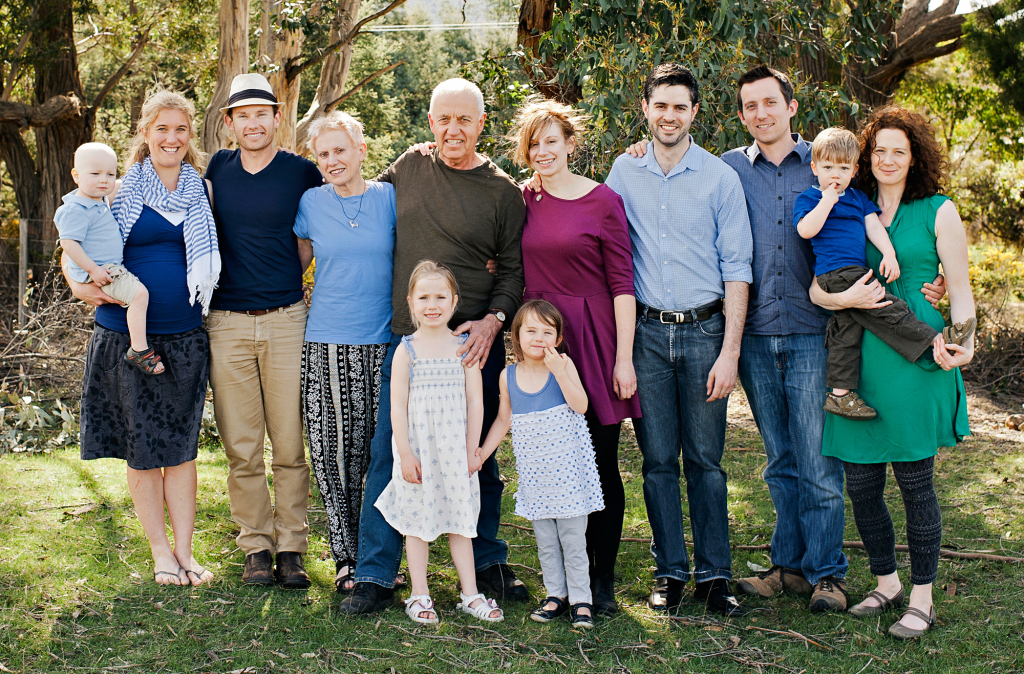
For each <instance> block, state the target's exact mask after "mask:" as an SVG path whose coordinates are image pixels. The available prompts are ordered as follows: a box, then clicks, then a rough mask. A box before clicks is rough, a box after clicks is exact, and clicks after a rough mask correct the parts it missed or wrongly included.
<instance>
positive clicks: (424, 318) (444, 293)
mask: <svg viewBox="0 0 1024 674" xmlns="http://www.w3.org/2000/svg"><path fill="white" fill-rule="evenodd" d="M407 299H408V302H409V313H411V314H412V318H413V321H414V322H415V323H416V327H417V328H421V327H425V328H441V327H444V326H446V325H448V321H449V320H451V317H452V314H453V313H455V304H456V303H457V302H458V301H459V296H458V295H454V294H452V289H451V286H449V285H448V282H447V281H445V280H444V278H442V277H441V276H426V277H424V278H421V279H420V280H419V281H417V282H416V285H415V286H413V288H412V294H411V295H409V297H408V298H407Z"/></svg>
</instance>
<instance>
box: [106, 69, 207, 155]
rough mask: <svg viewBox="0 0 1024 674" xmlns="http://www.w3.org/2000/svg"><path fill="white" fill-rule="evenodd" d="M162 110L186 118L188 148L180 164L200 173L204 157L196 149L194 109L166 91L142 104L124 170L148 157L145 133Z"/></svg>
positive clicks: (159, 92) (180, 97)
mask: <svg viewBox="0 0 1024 674" xmlns="http://www.w3.org/2000/svg"><path fill="white" fill-rule="evenodd" d="M164 110H181V111H182V112H184V113H185V117H187V118H188V138H189V140H188V146H187V147H186V148H185V156H184V157H183V158H182V160H181V161H182V162H183V163H185V164H191V165H192V168H194V169H195V170H197V171H199V172H200V173H202V171H203V168H204V167H205V166H206V155H205V154H204V153H203V152H201V151H200V150H199V148H198V147H196V143H195V140H196V136H197V134H196V108H195V106H194V105H192V102H191V101H190V100H188V99H187V98H185V97H184V96H182V95H181V94H179V93H177V92H174V91H170V90H168V89H160V90H159V91H157V92H155V93H153V94H150V96H149V98H147V99H146V102H145V103H143V104H142V114H140V115H139V123H138V125H137V126H136V127H135V137H134V138H133V139H132V144H131V146H130V147H129V148H128V151H127V152H126V153H125V159H124V161H125V165H124V170H125V171H127V170H128V168H129V167H130V166H131V165H132V164H135V163H138V162H141V161H143V160H144V159H145V158H146V157H148V156H149V143H148V142H147V141H146V131H148V130H149V127H150V126H151V125H152V124H153V122H154V121H155V120H156V118H157V115H159V114H160V113H161V112H163V111H164Z"/></svg>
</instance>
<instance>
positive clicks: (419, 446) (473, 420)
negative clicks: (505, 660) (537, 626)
mask: <svg viewBox="0 0 1024 674" xmlns="http://www.w3.org/2000/svg"><path fill="white" fill-rule="evenodd" d="M458 292H459V291H458V284H457V283H456V282H455V276H454V275H453V274H452V272H451V270H449V269H448V268H447V267H445V266H443V265H441V264H438V263H437V262H433V261H430V260H424V261H422V262H420V263H419V264H418V265H416V268H415V269H413V272H412V277H411V278H410V279H409V296H408V298H407V301H408V302H409V313H410V314H411V315H412V321H413V325H415V326H416V332H414V333H413V334H412V335H409V336H408V337H405V338H403V339H402V343H401V344H400V345H399V346H398V349H397V350H396V351H395V356H394V360H393V362H392V366H391V424H392V428H393V429H394V435H393V436H392V442H391V451H392V452H393V454H394V458H395V461H394V468H393V470H392V474H391V482H390V483H388V486H387V487H386V488H385V489H384V491H383V493H381V495H380V497H379V498H378V499H377V502H376V503H375V504H374V505H375V506H376V507H377V509H378V510H380V512H381V513H382V514H383V515H384V519H386V520H387V522H388V524H390V525H391V526H392V527H394V528H395V529H396V530H397V531H398V532H400V533H401V534H402V535H403V536H405V554H406V558H407V560H408V562H409V575H410V576H411V580H412V596H411V597H409V598H408V599H406V600H405V612H406V614H407V615H408V616H409V617H410V618H411V619H412V620H413V621H415V622H418V623H423V624H434V623H436V622H437V621H438V614H437V611H436V610H435V608H434V602H433V600H432V599H431V598H430V592H429V590H428V588H427V562H428V558H429V554H430V541H433V540H434V539H435V538H437V537H438V536H440V535H441V534H448V547H449V549H450V550H451V553H452V561H453V562H454V563H455V570H456V571H457V572H458V574H459V582H460V583H461V584H462V591H461V592H460V593H459V596H460V597H461V598H462V602H461V603H460V604H459V605H458V606H457V608H458V609H460V610H462V611H464V612H466V613H469V614H470V615H473V616H476V617H477V618H479V619H481V620H486V621H488V622H498V621H500V620H501V619H502V617H503V615H502V611H501V609H500V608H498V604H497V603H496V602H495V601H494V600H493V599H488V598H486V597H485V596H484V595H483V594H481V593H478V592H477V588H476V570H475V565H474V562H473V541H472V540H471V539H472V538H474V537H475V536H476V522H477V517H478V515H479V513H480V483H479V480H478V478H477V476H476V475H472V474H471V473H470V471H469V461H470V458H471V457H473V458H475V455H476V451H477V446H476V439H477V438H479V437H480V431H481V428H482V427H483V409H484V404H483V381H482V379H481V376H480V368H478V367H463V365H462V360H461V359H460V358H459V357H458V356H457V355H456V351H457V350H458V348H459V346H460V345H461V343H462V342H464V341H465V335H461V336H459V337H456V336H454V335H452V332H451V330H449V329H448V321H449V320H451V317H452V314H453V313H454V312H455V305H456V304H457V303H458V301H459V297H458ZM467 438H473V441H472V442H467Z"/></svg>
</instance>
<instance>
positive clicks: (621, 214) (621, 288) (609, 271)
mask: <svg viewBox="0 0 1024 674" xmlns="http://www.w3.org/2000/svg"><path fill="white" fill-rule="evenodd" d="M601 255H602V257H603V258H604V272H605V276H607V278H608V287H609V288H610V289H611V291H612V297H618V296H620V295H634V293H635V291H634V290H633V248H632V245H631V243H630V240H629V223H628V222H627V221H626V208H625V206H624V205H623V203H622V197H619V196H617V195H616V198H615V199H614V201H613V202H612V204H611V206H610V207H609V208H608V213H607V215H605V218H604V222H603V223H601Z"/></svg>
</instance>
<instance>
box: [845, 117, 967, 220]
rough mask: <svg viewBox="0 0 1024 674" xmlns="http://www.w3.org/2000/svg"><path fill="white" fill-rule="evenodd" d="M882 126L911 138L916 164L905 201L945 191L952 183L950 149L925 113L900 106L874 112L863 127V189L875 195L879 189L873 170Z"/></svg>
mask: <svg viewBox="0 0 1024 674" xmlns="http://www.w3.org/2000/svg"><path fill="white" fill-rule="evenodd" d="M882 129H896V130H897V131H902V132H903V133H904V134H905V135H906V136H907V139H908V140H910V156H911V158H912V159H913V161H914V163H913V164H911V166H910V171H909V172H908V173H907V185H906V187H905V188H904V190H903V201H913V200H915V199H924V198H927V197H930V196H934V195H936V194H938V193H940V192H942V191H943V190H944V189H945V186H946V185H947V184H949V161H948V160H947V159H946V152H945V151H944V150H943V149H942V146H941V145H939V141H937V140H936V139H935V129H934V128H933V127H932V125H931V124H929V123H928V120H927V119H925V118H924V117H923V116H922V115H920V114H918V113H916V112H913V111H911V110H907V109H905V108H901V107H899V106H896V105H889V106H886V107H884V108H879V109H878V110H876V111H875V112H873V113H872V114H871V117H869V118H868V121H867V122H866V123H865V124H864V126H863V127H862V128H861V130H860V169H859V170H858V171H857V174H858V175H857V179H858V182H859V183H860V184H859V185H858V187H859V188H860V189H861V191H863V192H864V193H866V194H867V195H868V196H871V195H874V193H875V191H876V190H877V189H878V181H877V180H875V174H874V173H872V172H871V155H872V152H873V151H874V148H875V136H877V135H878V132H879V131H881V130H882Z"/></svg>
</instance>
